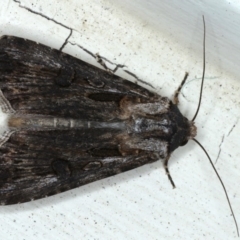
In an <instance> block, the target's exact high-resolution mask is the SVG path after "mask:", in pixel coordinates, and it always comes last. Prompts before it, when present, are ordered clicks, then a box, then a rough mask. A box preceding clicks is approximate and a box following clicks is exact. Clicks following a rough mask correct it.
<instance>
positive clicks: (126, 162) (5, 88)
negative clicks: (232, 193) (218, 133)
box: [0, 36, 234, 216]
mask: <svg viewBox="0 0 240 240" xmlns="http://www.w3.org/2000/svg"><path fill="white" fill-rule="evenodd" d="M204 39H205V38H204ZM204 62H205V61H204ZM187 76H188V74H187V73H186V74H185V77H184V80H183V82H182V84H181V86H180V87H179V89H178V90H177V91H176V93H175V97H174V101H171V100H170V99H168V98H166V97H162V96H160V95H158V94H156V93H153V92H150V91H149V90H147V89H145V88H143V87H141V86H138V85H136V84H134V83H132V82H130V81H127V80H125V79H122V78H121V77H118V76H116V75H114V74H112V73H110V72H109V71H105V70H102V69H99V68H96V67H94V66H92V65H90V64H88V63H86V62H83V61H81V60H79V59H76V58H74V57H72V56H70V55H67V54H65V53H62V52H61V51H59V50H55V49H51V48H49V47H47V46H44V45H42V44H37V43H35V42H32V41H30V40H25V39H22V38H18V37H13V36H3V37H2V38H1V39H0V106H1V109H2V111H3V113H4V114H5V115H4V116H5V118H6V120H5V121H6V127H5V128H2V129H1V138H0V203H1V204H2V205H5V204H16V203H23V202H27V201H31V200H34V199H39V198H43V197H46V196H51V195H54V194H57V193H60V192H63V191H66V190H69V189H72V188H76V187H79V186H81V185H84V184H87V183H90V182H93V181H97V180H99V179H102V178H106V177H109V176H112V175H115V174H118V173H121V172H125V171H128V170H130V169H134V168H136V167H140V166H142V165H144V164H148V163H152V162H154V161H157V160H159V159H163V160H164V166H165V169H166V172H167V174H168V178H169V180H170V181H171V184H172V186H173V187H175V185H174V182H173V180H172V178H171V176H170V173H169V170H168V167H167V165H168V160H169V158H170V156H171V153H172V152H173V151H174V150H175V149H176V148H178V147H179V146H183V145H185V144H186V143H187V142H188V140H190V139H194V137H195V136H196V133H197V130H196V126H195V124H194V120H188V119H187V118H186V117H184V116H183V115H182V114H181V112H180V111H179V109H178V106H177V103H178V94H179V92H180V90H181V87H182V85H183V84H184V82H185V81H186V79H187ZM203 79H204V74H203ZM202 84H203V82H202ZM198 109H199V108H198ZM194 118H195V117H194ZM195 141H196V142H197V140H195ZM232 213H233V212H232ZM233 216H234V215H233Z"/></svg>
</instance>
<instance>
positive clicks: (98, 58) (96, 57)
mask: <svg viewBox="0 0 240 240" xmlns="http://www.w3.org/2000/svg"><path fill="white" fill-rule="evenodd" d="M68 43H69V44H71V45H72V46H77V47H79V48H81V49H82V50H83V51H85V52H86V53H88V54H89V55H90V56H92V57H93V58H94V59H96V61H97V62H98V63H99V64H100V65H101V66H102V67H103V68H104V69H105V70H107V71H108V72H111V73H115V72H116V71H117V70H118V69H119V68H121V69H122V70H123V71H124V72H126V73H127V74H129V75H130V76H132V77H134V78H135V79H136V80H137V81H139V82H141V83H144V84H145V85H148V86H150V87H152V88H154V87H153V86H152V85H151V84H150V83H147V82H145V81H143V80H141V79H140V78H138V77H137V75H135V74H134V73H132V72H130V71H128V70H125V69H123V68H124V67H126V65H124V64H117V63H114V62H111V61H110V60H108V59H107V58H105V57H103V56H101V55H99V54H98V53H97V54H94V53H92V52H90V51H89V50H87V49H86V48H84V47H82V46H81V45H79V44H77V43H72V42H68ZM103 60H104V61H106V62H109V63H110V64H112V65H115V66H116V67H115V68H114V69H113V70H112V69H109V68H108V67H107V65H106V64H105V62H104V61H103Z"/></svg>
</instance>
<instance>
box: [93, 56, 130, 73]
mask: <svg viewBox="0 0 240 240" xmlns="http://www.w3.org/2000/svg"><path fill="white" fill-rule="evenodd" d="M95 59H96V60H97V62H98V63H99V64H100V65H101V66H102V67H103V68H104V69H105V70H106V71H108V72H109V73H115V72H116V71H117V70H118V68H123V67H126V66H125V65H123V64H115V63H112V62H110V61H109V60H107V59H106V58H104V57H101V56H100V55H99V54H98V53H96V55H95ZM104 60H105V61H108V62H109V63H111V64H114V65H116V67H115V68H114V69H113V70H112V69H110V68H108V67H107V65H106V63H105V61H104Z"/></svg>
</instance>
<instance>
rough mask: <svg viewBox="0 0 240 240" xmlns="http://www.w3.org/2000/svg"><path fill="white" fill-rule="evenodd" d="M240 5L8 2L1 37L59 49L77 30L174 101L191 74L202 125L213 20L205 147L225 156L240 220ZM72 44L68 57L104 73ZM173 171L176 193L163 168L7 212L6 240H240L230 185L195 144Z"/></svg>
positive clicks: (0, 224)
mask: <svg viewBox="0 0 240 240" xmlns="http://www.w3.org/2000/svg"><path fill="white" fill-rule="evenodd" d="M239 6H240V5H239V3H238V1H228V2H226V1H217V0H215V1H214V0H211V1H204V0H203V1H198V2H197V3H196V1H169V0H165V1H164V0H162V1H157V0H155V1H154V0H152V1H141V0H138V1H137V0H132V1H126V0H121V1H120V0H119V1H111V2H110V1H107V0H105V1H104V0H103V1H97V0H91V1H87V0H75V1H65V0H62V1H56V0H54V1H53V0H52V1H47V0H46V1H41V3H39V1H37V0H36V1H26V0H22V1H16V0H15V1H14V0H5V1H2V2H1V8H0V23H1V24H0V35H5V34H8V35H16V36H20V37H25V38H28V39H31V40H35V41H38V42H41V43H43V44H45V45H48V46H51V47H54V48H57V49H59V48H60V47H61V46H62V44H63V43H64V41H65V40H66V39H67V37H68V36H69V35H70V33H71V31H72V34H71V37H70V38H69V39H68V41H69V42H71V43H72V44H79V45H80V46H82V47H84V48H85V49H87V50H89V51H91V52H92V53H99V54H100V55H101V56H104V57H106V58H107V59H109V60H110V61H112V62H114V63H118V64H125V65H126V66H127V68H126V69H127V70H129V71H131V72H133V73H135V74H136V75H137V76H138V77H139V78H140V79H142V80H144V81H146V82H150V83H151V84H152V85H153V86H154V89H152V88H151V87H149V86H146V85H144V86H145V87H147V88H149V89H150V90H152V91H156V92H158V93H159V94H161V95H163V96H167V97H172V94H173V92H174V90H175V89H176V88H177V87H178V85H179V84H180V82H181V80H182V78H183V76H184V73H185V71H188V72H189V73H190V76H189V79H188V82H187V84H186V85H185V86H184V88H183V94H182V95H181V96H180V101H181V102H180V109H181V111H182V113H183V114H184V115H185V116H187V117H189V118H192V116H193V115H194V112H195V110H196V107H197V101H198V94H199V86H200V78H201V74H202V38H203V25H202V15H203V14H204V16H205V19H206V26H207V47H206V54H207V69H206V71H207V72H206V81H205V86H204V96H203V102H202V108H201V111H200V113H199V116H198V118H197V120H196V125H197V126H198V136H197V139H198V140H199V141H200V142H201V143H202V144H203V145H204V146H205V147H206V149H207V151H208V152H209V154H210V156H211V157H212V159H213V161H215V159H217V158H218V160H217V163H216V168H217V169H218V171H219V174H220V175H221V177H222V179H223V181H224V183H225V185H226V188H227V191H228V194H229V198H230V200H231V203H232V207H233V209H234V212H235V215H236V218H237V220H238V222H240V188H239V182H240V163H239V157H240V149H239V144H240V139H239V134H240V123H239V117H240V98H239V89H240V81H239V79H240V78H239V63H240V59H239V56H240V54H239V49H240V46H239V45H240V41H239V39H240V36H239V35H240V31H239V25H240V18H239ZM72 44H69V43H68V44H67V45H66V46H65V48H64V49H63V51H64V52H68V53H70V54H71V55H73V56H76V57H78V58H81V59H83V60H85V61H90V62H91V63H93V64H95V65H98V64H97V63H96V62H95V60H94V59H93V58H92V57H91V56H89V55H88V54H86V52H84V51H80V50H81V49H80V48H79V47H77V45H72ZM119 74H120V75H121V76H124V77H127V78H129V79H131V80H134V79H133V78H131V77H129V76H128V75H126V74H124V73H123V72H121V71H120V72H119ZM135 81H136V80H135ZM170 171H171V174H172V177H173V179H174V181H175V183H176V185H177V188H176V189H175V190H172V188H171V185H170V183H169V181H168V180H167V177H166V175H165V173H164V169H163V167H162V163H161V162H160V161H159V162H156V163H154V164H151V165H147V166H144V167H141V168H138V169H135V170H132V171H129V172H126V173H123V174H120V175H117V176H115V177H111V178H108V179H104V180H102V181H98V182H95V183H92V184H89V185H86V186H84V187H81V188H78V189H74V190H71V191H69V192H66V193H63V194H60V195H56V196H53V197H50V198H46V199H43V200H38V201H34V202H30V203H25V204H21V205H13V206H4V207H0V216H1V218H0V219H1V220H0V228H1V231H0V239H33V238H35V239H166V238H170V239H234V238H237V237H236V236H237V235H236V229H235V225H234V222H233V219H232V217H231V214H230V210H229V207H228V205H227V202H226V199H225V196H224V193H223V190H222V187H221V186H220V183H219V181H218V179H217V178H216V176H215V174H214V172H213V170H212V168H211V166H210V165H209V163H208V160H207V158H206V156H205V155H204V153H203V152H202V150H201V149H200V148H199V147H198V146H197V145H196V144H195V143H193V142H189V143H188V145H186V146H184V147H182V148H179V149H178V150H176V151H175V152H174V154H173V156H172V158H171V161H170Z"/></svg>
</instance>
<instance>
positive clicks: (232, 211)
mask: <svg viewBox="0 0 240 240" xmlns="http://www.w3.org/2000/svg"><path fill="white" fill-rule="evenodd" d="M192 140H193V141H195V142H196V143H197V144H198V145H199V146H200V147H201V148H202V150H203V151H204V152H205V153H206V155H207V157H208V159H209V161H210V163H211V165H212V167H213V170H214V171H215V173H216V175H217V177H218V179H219V181H220V183H221V184H222V187H223V190H224V192H225V195H226V198H227V202H228V205H229V207H230V210H231V213H232V216H233V219H234V222H235V225H236V229H237V234H238V237H239V230H238V224H237V220H236V218H235V215H234V213H233V209H232V205H231V203H230V200H229V197H228V194H227V190H226V188H225V186H224V183H223V181H222V179H221V177H220V175H219V174H218V172H217V169H216V168H215V166H214V164H213V162H212V160H211V158H210V157H209V155H208V153H207V151H206V150H205V148H204V147H203V146H202V144H201V143H200V142H198V140H197V139H195V138H193V139H192Z"/></svg>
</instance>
